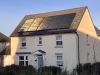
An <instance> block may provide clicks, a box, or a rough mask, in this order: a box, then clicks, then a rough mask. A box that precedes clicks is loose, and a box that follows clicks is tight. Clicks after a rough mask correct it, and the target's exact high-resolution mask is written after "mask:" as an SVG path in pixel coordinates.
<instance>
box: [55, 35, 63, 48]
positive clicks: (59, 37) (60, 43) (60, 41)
mask: <svg viewBox="0 0 100 75" xmlns="http://www.w3.org/2000/svg"><path fill="white" fill-rule="evenodd" d="M62 45H63V42H62V35H57V36H56V46H62Z"/></svg>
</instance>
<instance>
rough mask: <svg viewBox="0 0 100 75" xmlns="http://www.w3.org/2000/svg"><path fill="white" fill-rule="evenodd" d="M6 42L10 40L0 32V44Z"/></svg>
mask: <svg viewBox="0 0 100 75" xmlns="http://www.w3.org/2000/svg"><path fill="white" fill-rule="evenodd" d="M7 41H10V39H9V38H8V37H7V36H6V35H4V34H3V33H1V32H0V42H7Z"/></svg>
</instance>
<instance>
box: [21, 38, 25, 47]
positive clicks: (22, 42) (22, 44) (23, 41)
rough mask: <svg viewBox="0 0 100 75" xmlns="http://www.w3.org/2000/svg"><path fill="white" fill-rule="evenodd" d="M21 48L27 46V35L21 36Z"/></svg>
mask: <svg viewBox="0 0 100 75" xmlns="http://www.w3.org/2000/svg"><path fill="white" fill-rule="evenodd" d="M20 41H21V48H26V38H25V37H21V40H20Z"/></svg>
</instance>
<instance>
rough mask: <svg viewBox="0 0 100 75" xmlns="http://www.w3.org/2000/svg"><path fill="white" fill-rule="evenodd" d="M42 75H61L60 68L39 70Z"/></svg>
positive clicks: (52, 67)
mask: <svg viewBox="0 0 100 75" xmlns="http://www.w3.org/2000/svg"><path fill="white" fill-rule="evenodd" d="M39 72H41V73H42V74H43V75H44V74H45V75H46V74H47V75H57V74H60V73H61V68H59V67H55V66H45V67H42V68H40V69H39Z"/></svg>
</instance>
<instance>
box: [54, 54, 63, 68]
mask: <svg viewBox="0 0 100 75" xmlns="http://www.w3.org/2000/svg"><path fill="white" fill-rule="evenodd" d="M56 59H57V60H56V62H57V66H58V67H62V66H63V55H62V54H61V53H59V54H56Z"/></svg>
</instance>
